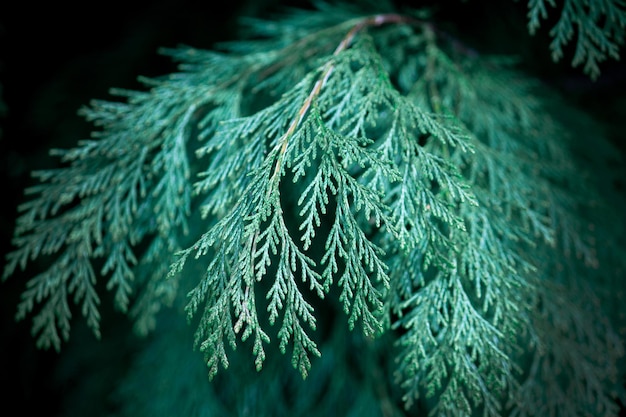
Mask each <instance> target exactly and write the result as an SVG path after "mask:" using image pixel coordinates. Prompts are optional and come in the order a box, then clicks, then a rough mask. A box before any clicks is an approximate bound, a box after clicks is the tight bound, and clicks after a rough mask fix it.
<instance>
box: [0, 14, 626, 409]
mask: <svg viewBox="0 0 626 417" xmlns="http://www.w3.org/2000/svg"><path fill="white" fill-rule="evenodd" d="M574 3H576V2H566V6H567V7H566V8H565V9H564V10H565V11H564V15H563V16H569V15H568V14H567V13H573V12H568V10H570V9H569V8H568V7H570V8H571V7H573V5H572V4H574ZM609 3H610V4H613V3H611V2H602V4H603V5H608V4H609ZM530 7H531V10H532V11H533V14H532V15H531V28H534V27H536V26H537V25H538V19H539V17H540V16H543V13H544V12H543V10H545V6H544V5H543V3H542V2H530ZM598 7H600V6H598ZM615 7H617V6H615ZM585 10H587V9H585ZM594 10H595V11H594ZM611 10H613V15H615V16H618V17H619V16H622V15H621V14H619V13H618V11H617V10H619V11H621V9H619V8H618V7H617V8H616V9H611ZM603 11H604V12H606V10H605V9H603V8H602V7H600V9H593V7H592V8H591V10H590V13H591V14H590V15H589V16H591V17H590V19H591V18H594V19H595V16H596V15H597V14H598V13H599V12H603ZM606 13H608V12H606ZM613 15H610V16H613ZM533 16H534V17H533ZM425 17H427V15H426V14H425V13H424V12H419V13H418V12H415V13H413V14H398V13H396V12H394V11H393V10H391V9H389V10H382V11H380V10H379V11H377V13H375V14H364V12H362V11H359V10H356V9H352V8H350V7H347V6H345V5H338V6H334V5H329V4H319V5H318V9H317V10H314V11H293V12H291V13H290V14H289V15H288V16H286V17H284V18H283V19H282V20H277V21H260V20H249V21H247V29H248V30H249V32H250V34H251V36H252V35H253V36H254V38H255V40H254V41H252V40H243V41H239V42H230V43H225V44H223V45H221V51H204V50H198V49H194V48H189V47H181V48H178V49H174V50H167V51H164V52H165V53H166V54H168V55H170V56H171V57H172V58H173V59H175V60H176V61H178V62H179V63H180V71H179V72H177V73H175V74H172V75H169V76H165V77H162V78H159V79H145V80H143V81H144V82H145V84H146V86H147V87H148V88H147V91H145V92H135V91H123V90H115V91H113V93H114V94H115V95H116V96H117V97H118V98H119V100H117V101H94V102H93V103H92V104H91V105H90V106H89V107H87V108H84V109H83V110H82V114H83V116H84V117H86V118H87V119H88V120H90V121H92V122H93V123H94V124H95V125H96V126H98V127H99V130H98V131H97V132H96V133H94V137H93V138H90V139H88V140H84V141H82V142H81V143H80V144H79V145H78V146H77V147H76V148H73V149H69V150H55V151H53V154H54V155H58V156H59V157H60V160H61V161H62V163H63V165H62V166H61V167H60V168H58V169H51V170H43V171H38V172H35V174H34V175H35V177H36V178H37V180H38V184H37V185H35V186H34V187H32V188H31V189H30V190H29V194H30V195H33V196H34V198H32V199H31V200H29V201H27V202H26V203H24V204H23V205H22V206H21V207H20V210H21V213H22V214H21V217H20V218H19V220H18V222H17V227H16V234H15V239H14V243H15V246H16V249H15V250H14V251H13V252H11V253H10V254H9V255H8V256H7V265H6V269H5V274H4V276H5V278H6V277H8V276H10V275H12V274H13V273H14V272H15V271H16V269H18V268H22V269H26V268H27V267H28V266H29V264H30V263H31V262H32V261H33V260H35V259H44V258H45V260H46V261H49V264H48V265H49V266H48V267H47V269H45V270H44V271H43V272H41V273H38V274H37V275H36V276H35V277H33V278H32V279H31V280H30V281H29V282H28V284H27V288H26V290H25V291H24V293H23V298H22V302H21V303H20V305H19V306H18V318H24V317H25V316H27V315H28V314H30V313H31V312H33V310H35V309H36V310H37V311H36V312H35V316H34V317H35V318H34V321H33V332H34V333H35V334H36V336H37V340H38V344H39V345H41V346H43V347H50V346H52V347H55V348H57V349H59V348H60V346H61V343H62V341H63V340H65V339H67V338H68V337H69V330H70V319H71V308H70V304H71V299H72V298H73V301H74V303H75V304H78V305H79V307H80V310H81V313H82V315H83V316H84V317H85V318H86V320H87V323H88V325H89V326H90V327H91V328H92V330H93V331H94V332H95V334H96V335H98V334H99V321H100V315H99V309H98V305H99V302H100V299H99V296H98V284H99V283H100V281H101V280H103V279H104V280H105V282H104V283H103V284H104V286H105V287H106V289H107V290H109V291H113V292H114V302H115V305H116V306H117V307H118V308H119V309H121V310H122V311H125V312H126V311H128V312H129V313H130V314H131V316H132V317H133V318H134V320H135V324H136V328H137V330H138V331H139V332H140V333H143V334H145V333H148V332H150V331H151V330H153V329H154V328H155V327H156V326H157V323H156V318H157V315H158V313H159V311H160V310H161V309H162V307H163V306H170V305H174V306H177V305H178V304H176V303H175V300H176V299H177V294H180V292H181V291H180V290H179V288H184V291H186V294H187V297H186V299H185V301H184V308H181V310H184V312H185V314H186V316H187V318H188V320H189V321H190V322H192V323H194V326H195V329H196V331H195V344H196V346H197V347H198V348H199V350H200V351H202V352H203V353H204V358H205V362H206V364H207V366H208V373H209V376H210V377H212V378H214V379H217V380H219V379H220V378H225V377H223V376H221V374H222V373H221V372H219V370H220V368H229V367H232V366H234V367H235V368H238V369H241V368H239V367H241V366H242V365H241V362H242V361H245V360H246V354H244V353H242V352H241V349H239V347H240V346H246V347H247V348H249V351H251V353H252V356H253V362H254V366H255V368H256V370H257V371H261V370H262V372H260V373H259V374H258V375H256V376H255V377H254V380H253V381H252V380H251V381H250V388H249V389H248V390H247V391H246V393H245V394H242V395H243V397H244V399H243V400H242V401H243V402H242V403H241V404H244V403H245V404H248V405H246V407H248V406H249V404H257V406H258V404H259V402H261V401H262V400H263V401H266V402H267V401H269V402H268V403H266V404H264V406H273V407H281V406H283V405H284V406H285V407H286V410H289V407H288V405H289V404H291V405H292V406H293V407H294V408H293V410H308V409H309V408H311V409H313V408H314V406H316V405H317V406H319V408H318V411H319V410H323V409H324V408H323V407H325V406H328V407H329V408H328V409H329V410H331V409H332V408H330V407H331V405H330V404H334V405H333V407H336V406H337V405H336V404H337V402H338V401H339V399H338V398H337V397H336V395H337V392H343V391H344V390H346V389H347V390H348V391H349V392H350V393H351V394H350V395H352V396H353V397H351V398H353V399H354V405H355V407H356V406H357V405H358V407H356V408H354V410H352V411H354V412H355V413H356V412H358V410H359V409H361V411H363V410H370V411H371V410H372V408H371V407H370V406H368V402H367V398H370V401H371V397H366V396H365V394H366V393H369V392H375V393H376V394H375V395H376V398H378V401H379V402H378V406H377V407H378V408H377V410H380V409H381V408H382V409H383V411H384V410H387V411H388V412H387V415H400V414H402V413H404V412H407V413H408V412H411V410H415V409H416V408H425V409H426V410H427V411H428V412H429V413H430V414H431V415H440V416H458V415H478V414H480V415H483V416H493V417H496V416H504V415H514V416H527V415H562V416H577V415H580V416H583V415H607V416H609V415H616V413H617V406H616V402H615V398H614V394H615V392H616V390H618V389H619V383H620V381H619V378H620V377H621V376H622V370H621V369H620V368H619V364H620V362H619V360H620V357H621V356H622V354H623V347H622V342H621V335H620V334H619V332H618V330H617V329H618V326H619V325H620V323H621V322H620V321H619V320H618V319H617V318H616V317H615V315H614V313H615V312H614V311H613V310H612V306H615V305H616V304H611V303H619V301H618V300H617V299H616V298H614V296H615V293H617V291H615V293H612V290H617V289H618V288H621V286H622V285H623V284H622V283H621V282H620V280H619V277H620V276H621V274H623V270H624V269H623V267H624V261H623V258H622V257H621V256H620V254H622V253H623V246H622V245H623V243H624V242H623V235H622V234H620V231H619V230H620V229H619V228H617V227H616V225H618V224H620V223H619V222H620V219H619V217H617V216H616V215H615V214H614V213H613V212H612V210H611V207H610V206H609V205H608V204H607V203H606V202H605V201H604V196H603V195H602V193H600V192H598V190H597V189H596V183H595V182H594V181H595V179H594V178H593V176H592V175H590V174H589V175H588V174H585V173H582V172H583V169H584V167H583V166H582V165H581V163H580V161H579V159H578V157H577V154H576V143H575V140H574V139H573V138H572V137H570V136H568V133H567V130H566V128H565V126H563V125H562V124H560V123H559V121H558V119H557V118H555V117H553V116H551V114H550V110H551V107H550V104H551V103H552V101H551V100H552V99H551V98H550V95H549V94H545V92H543V91H542V90H544V88H543V87H542V86H541V85H540V83H538V82H535V81H533V80H532V79H529V78H527V77H525V76H523V75H522V74H519V73H517V72H516V71H515V69H514V62H512V61H511V60H510V59H507V58H503V57H483V56H476V54H474V53H473V52H471V51H470V50H469V49H467V48H466V47H464V46H463V45H462V44H461V43H459V42H458V41H457V40H455V39H452V38H451V37H450V36H449V35H448V34H446V33H444V32H442V31H441V29H439V28H438V27H437V26H435V25H434V24H433V23H431V22H430V21H429V20H427V19H425ZM565 19H567V17H566V18H565ZM618 20H619V19H618ZM593 21H595V20H593ZM568 24H570V25H571V23H567V21H566V23H562V24H561V25H568ZM620 25H621V23H620V24H619V25H618V26H619V27H622V26H620ZM590 27H591V26H584V29H585V30H587V31H588V30H590V29H589V28H590ZM616 27H617V26H616ZM616 27H613V26H610V28H609V31H608V32H606V36H607V38H606V39H605V41H602V42H605V43H600V44H599V45H600V48H605V47H606V48H608V50H609V51H612V50H613V49H611V48H612V47H610V45H612V43H611V41H610V40H611V39H613V37H615V36H616V33H617V32H616V31H617V29H616ZM559 33H560V32H559ZM583 33H586V34H588V32H583ZM564 36H565V35H564ZM566 38H567V36H565V38H562V37H557V39H558V40H555V42H557V43H556V45H557V46H553V49H554V48H556V50H559V51H560V49H559V48H561V45H562V43H563V41H564V39H566ZM593 39H594V40H597V39H598V38H597V37H594V38H593ZM603 39H604V38H603ZM607 39H608V40H607ZM594 45H595V44H594ZM581 48H583V50H584V51H586V52H580V54H582V55H580V56H582V57H583V58H584V57H585V56H586V57H587V59H588V63H587V66H586V69H587V70H593V71H591V72H592V73H595V68H596V67H595V63H596V62H597V61H599V60H600V59H599V58H600V57H599V56H598V55H590V50H591V49H590V48H591V46H590V44H584V43H583V46H582V47H581ZM585 54H586V55H585ZM610 54H611V55H612V53H610ZM580 59H582V58H580ZM594 140H598V141H602V140H603V139H602V138H601V137H597V138H594ZM604 245H611V246H612V247H613V251H611V252H609V251H603V250H601V249H602V247H603V246H604ZM607 291H608V295H607ZM351 330H354V331H355V332H357V334H355V333H353V332H350V331H351ZM159 331H163V330H159ZM346 338H352V342H351V343H348V342H346ZM158 340H159V341H158V342H156V343H158V344H161V343H164V344H167V343H168V339H167V338H165V339H158ZM354 340H356V342H355V341H354ZM275 341H276V342H277V343H276V345H277V347H278V351H280V352H281V353H282V354H288V355H290V357H291V364H292V366H293V368H295V369H296V370H297V371H298V373H299V374H301V375H302V376H303V377H307V380H308V381H310V380H311V379H313V380H314V381H317V384H318V385H317V387H318V388H314V387H315V386H316V385H315V384H312V385H311V387H312V388H310V389H311V392H315V389H317V390H321V388H319V387H320V386H328V385H329V384H330V386H331V388H327V389H326V390H321V391H319V392H318V394H319V395H320V396H321V395H322V393H326V394H324V395H326V396H328V397H327V400H328V402H321V403H320V402H318V403H316V402H312V399H314V398H318V397H315V396H314V394H311V397H309V398H308V399H307V396H306V395H305V394H303V393H302V392H300V393H298V394H297V395H296V394H294V395H296V399H295V400H293V403H286V402H282V403H281V402H280V401H278V400H276V401H270V400H268V399H258V400H250V402H248V403H246V401H247V400H246V399H249V398H248V397H247V396H248V395H251V396H253V397H254V398H257V397H258V395H260V394H259V392H257V391H256V390H260V389H261V388H262V387H265V388H267V391H266V392H270V393H272V395H274V394H275V395H276V398H282V397H280V396H279V393H281V392H283V391H281V390H284V389H285V386H287V387H291V384H292V383H295V382H293V381H294V379H293V378H294V376H293V374H291V373H290V372H287V373H286V374H285V375H284V376H280V377H279V378H278V379H276V375H282V372H283V371H282V366H283V365H281V362H280V358H277V355H275V354H274V353H273V350H272V347H275ZM158 346H161V345H158ZM166 346H167V345H163V346H161V347H157V345H156V344H155V348H154V349H155V351H156V352H159V353H156V354H157V355H160V356H164V357H167V355H170V352H169V351H168V350H167V347H166ZM248 353H249V352H248ZM328 355H330V356H328ZM353 355H355V356H356V358H353V359H352V360H353V361H357V362H358V363H357V364H356V365H354V366H355V367H356V369H359V370H361V371H362V372H365V374H366V375H369V376H368V377H367V378H366V381H367V382H366V383H364V385H363V382H362V381H361V382H359V378H358V377H357V376H355V375H354V374H353V372H354V371H353V370H352V369H351V368H350V366H348V364H347V362H342V361H347V360H348V358H350V356H353ZM381 356H382V357H384V360H381V359H380V357H381ZM379 362H384V366H383V369H384V371H381V372H382V373H384V375H376V376H372V375H374V373H376V372H378V371H377V370H376V369H378V368H377V366H378V363H379ZM233 363H236V364H233ZM140 368H141V365H140ZM316 368H319V369H316ZM372 368H374V370H372ZM141 369H144V368H141ZM142 372H143V371H142ZM190 372H191V371H190ZM336 374H340V375H342V379H340V380H339V382H335V381H334V380H333V379H332V375H336ZM262 375H270V376H271V377H267V376H262ZM387 376H389V380H388V379H387ZM242 378H246V377H245V376H244V377H242ZM196 383H197V384H198V385H200V386H202V385H203V384H204V383H203V382H201V381H197V382H195V383H194V385H193V386H190V387H187V388H185V387H182V388H181V387H179V388H180V389H182V390H184V391H185V392H187V391H192V392H195V391H194V389H195V387H196V385H195V384H196ZM335 384H338V385H337V387H338V388H337V389H338V390H339V391H333V389H332V386H335ZM359 384H362V385H363V386H365V387H366V388H364V389H363V390H361V389H356V388H355V386H359ZM137 385H139V386H140V385H141V384H140V383H138V382H137V381H134V380H133V379H132V378H131V379H129V382H128V385H124V387H125V388H124V389H131V390H133V389H137V388H133V387H136V386H137ZM218 385H219V384H218ZM380 386H384V387H385V388H384V389H383V390H382V392H384V394H381V388H380ZM346 387H348V388H346ZM361 388H362V387H361ZM139 389H141V388H139ZM292 389H293V390H298V389H299V388H292ZM222 391H223V392H222V393H221V394H220V395H221V396H224V395H225V396H226V398H228V400H227V402H228V401H231V402H232V403H231V404H230V406H232V407H237V405H233V404H235V403H236V402H237V401H236V400H237V399H241V398H239V397H237V395H234V394H232V392H230V391H228V389H226V388H224V389H223V390H222ZM248 391H249V392H248ZM229 392H230V394H229ZM121 395H122V396H123V397H124V396H125V395H127V396H132V395H129V394H124V393H122V394H121ZM212 395H213V394H212ZM215 395H216V396H217V397H219V395H217V394H215ZM255 396H257V397H255ZM159 397H160V396H159ZM209 397H210V398H208V399H206V401H207V402H206V403H205V405H206V407H208V408H207V409H206V410H207V411H206V412H207V413H209V411H208V410H210V409H211V408H210V407H217V408H218V409H219V407H220V406H219V404H218V399H217V397H215V396H209ZM176 398H178V396H177V397H176ZM272 398H274V397H272ZM324 398H326V397H324ZM357 399H358V400H357ZM190 401H191V400H190ZM193 401H198V402H200V401H202V398H198V397H196V396H194V397H193ZM211 401H216V402H211ZM298 401H305V403H306V404H304V403H303V404H300V403H298ZM307 401H308V402H307ZM155 404H161V403H155ZM194 404H195V403H194ZM216 404H217V405H216ZM399 405H401V407H400V406H399ZM137 407H140V408H141V409H142V410H143V409H145V410H146V412H150V413H151V414H153V413H152V411H148V410H152V408H151V406H150V404H148V403H142V404H139V403H138V405H137ZM194 407H199V408H198V409H201V408H202V407H203V406H202V405H194ZM222 407H223V405H222ZM242 407H243V405H242ZM259 407H260V406H259ZM298 407H300V408H298ZM307 407H308V408H307ZM359 407H362V408H359ZM159 408H163V409H167V410H170V409H172V410H173V409H177V408H176V405H175V404H165V405H163V404H161V405H159ZM260 410H261V409H259V413H261V414H262V413H263V412H262V411H260ZM293 410H292V411H293ZM355 410H357V411H355ZM265 411H267V412H268V414H272V413H271V411H270V410H265ZM301 412H304V411H301ZM371 412H373V411H371ZM189 413H192V411H189ZM203 413H204V412H202V413H200V414H198V415H204V414H203ZM277 413H278V414H281V413H279V412H277ZM285 413H287V411H285ZM307 413H308V414H307V415H313V414H312V413H313V412H312V411H311V410H309V411H308V412H307ZM346 413H348V411H346ZM241 414H246V412H245V410H243V409H242V410H241ZM383 414H384V413H383ZM207 415H209V414H207ZM274 415H277V414H274ZM346 415H347V414H346Z"/></svg>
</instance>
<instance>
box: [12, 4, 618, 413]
mask: <svg viewBox="0 0 626 417" xmlns="http://www.w3.org/2000/svg"><path fill="white" fill-rule="evenodd" d="M525 3H526V2H515V1H513V0H510V1H498V2H494V1H466V2H464V1H460V0H447V1H430V2H429V1H423V2H420V1H402V2H396V4H398V5H399V6H403V5H410V6H416V7H419V6H431V5H433V6H435V5H436V6H435V7H436V8H435V12H436V14H435V19H436V20H437V21H438V22H439V23H438V24H440V26H441V27H443V28H444V29H446V30H449V31H450V32H451V33H453V34H454V35H455V36H457V37H458V38H459V39H461V40H463V41H464V42H465V43H467V44H468V45H469V46H471V47H474V48H475V49H477V50H478V51H480V52H481V53H504V54H514V55H518V56H520V57H521V58H522V64H521V68H522V69H524V70H525V71H527V72H528V73H529V74H531V75H533V76H535V77H538V78H540V79H541V80H543V81H544V82H545V83H546V84H547V85H549V86H550V87H552V88H555V89H557V90H559V91H560V92H561V93H562V94H563V95H564V97H565V98H566V100H567V101H569V102H570V103H572V104H573V105H575V106H578V107H579V108H581V109H582V110H584V111H585V112H588V113H589V114H592V115H593V116H594V117H596V118H597V119H598V120H599V121H600V122H601V123H602V124H603V125H604V126H605V128H606V134H607V136H608V137H609V139H610V140H612V141H613V142H614V143H615V144H616V145H618V147H619V148H620V149H622V150H623V149H624V143H626V141H625V140H624V139H625V136H626V135H625V132H626V128H625V127H626V96H625V95H624V92H626V66H625V65H624V63H623V62H614V61H609V62H606V63H604V64H603V66H602V69H603V75H602V76H601V78H600V79H599V80H597V81H595V82H592V81H591V80H589V78H588V77H587V76H585V75H584V74H582V71H581V70H580V69H579V68H576V69H573V68H571V66H570V65H569V60H570V59H571V56H572V55H571V54H569V55H566V57H565V58H564V60H563V62H560V63H554V62H552V61H551V59H550V53H549V49H548V45H549V40H550V39H549V37H548V29H549V24H550V22H547V23H545V24H544V26H543V28H542V30H541V31H540V33H538V34H537V35H535V36H530V35H529V34H528V32H527V29H526V17H525V12H526V10H525ZM83 4H84V5H83V6H81V7H80V8H77V6H69V5H64V4H59V3H56V2H54V3H53V2H47V3H42V5H38V4H37V5H36V4H35V3H30V2H3V5H2V6H0V85H1V86H2V101H3V102H4V104H5V107H6V109H5V112H4V114H3V115H2V116H0V129H1V131H2V133H1V136H0V173H1V175H2V197H3V199H2V204H0V207H1V208H2V213H1V215H0V216H1V218H0V234H1V236H0V239H1V241H0V245H1V251H2V254H4V253H6V252H7V251H8V250H9V249H10V238H11V235H12V233H13V227H14V219H15V214H16V209H17V205H18V204H19V203H20V202H21V201H22V190H23V189H24V187H25V186H27V185H28V184H29V183H30V182H29V172H30V171H31V170H33V169H39V168H46V167H49V166H50V165H51V164H52V162H51V160H50V159H49V158H48V156H47V151H48V149H49V148H51V147H69V146H73V145H74V144H75V143H76V141H77V140H80V139H83V138H87V137H88V135H89V132H90V130H91V126H90V125H89V124H88V123H86V122H85V121H83V120H82V119H81V118H80V117H78V116H77V114H76V112H77V110H78V108H80V107H81V106H83V105H85V104H87V103H88V102H89V100H91V99H93V98H97V99H106V98H107V97H108V90H109V88H111V87H124V88H131V89H133V88H134V89H136V88H140V85H139V84H138V82H137V81H136V78H137V76H138V75H145V76H158V75H162V74H167V73H169V72H171V71H173V70H174V69H175V67H174V65H173V64H172V63H171V62H170V61H169V59H168V58H165V57H162V56H160V55H158V54H157V49H158V48H159V47H174V46H177V45H179V44H187V45H190V46H194V47H198V48H211V46H212V45H214V43H215V42H217V41H221V40H229V39H232V38H234V37H235V20H236V18H237V17H238V16H239V15H241V14H256V15H259V14H260V15H262V14H263V13H265V12H267V11H270V10H272V9H273V8H274V7H275V6H277V5H279V4H288V5H302V6H307V5H308V4H309V3H308V2H306V1H289V2H284V1H283V2H281V1H279V0H263V1H252V0H248V1H243V0H230V1H226V2H219V5H212V2H210V1H204V2H197V3H196V2H191V1H171V0H170V1H168V0H160V1H153V2H132V3H131V2H123V1H120V0H111V1H108V2H102V3H83ZM616 187H617V189H618V190H621V191H623V183H617V184H616ZM23 288H24V281H23V280H21V279H20V278H19V277H13V278H11V279H9V280H8V281H6V282H4V283H2V284H0V383H1V384H0V386H1V387H3V388H1V391H0V392H1V393H2V394H1V395H0V401H1V402H2V407H3V411H2V414H3V415H9V414H7V410H10V409H14V410H16V411H15V414H16V415H17V414H20V415H29V414H30V413H31V412H40V411H41V410H42V409H43V410H45V415H47V416H54V415H57V414H58V413H59V412H60V410H61V409H62V406H63V399H64V396H65V395H66V394H67V393H68V392H71V391H73V390H76V389H77V386H79V385H80V383H81V381H82V379H81V378H79V377H80V376H81V371H80V370H65V371H64V372H60V371H59V370H58V368H57V366H56V365H57V363H58V361H59V354H57V353H56V352H50V351H40V350H37V349H36V348H35V344H34V340H33V339H32V338H31V336H30V323H29V322H28V321H24V322H19V323H15V321H14V320H13V317H14V314H15V308H16V305H17V303H18V302H19V294H20V293H21V291H22V290H23ZM108 301H109V300H107V298H106V295H105V296H104V297H103V303H102V307H103V309H104V310H106V309H107V308H108V307H107V306H109V305H110V302H108ZM76 314H79V313H78V312H77V313H76ZM107 314H109V315H108V316H107ZM103 317H105V319H104V320H103V324H102V326H103V333H104V337H105V338H106V336H107V332H110V333H112V332H113V331H115V332H120V331H124V330H127V329H125V328H124V327H127V323H126V321H125V318H124V317H122V316H121V315H119V314H118V313H115V312H105V313H104V314H103ZM120 326H121V327H122V329H121V330H120ZM75 327H76V332H77V333H79V334H80V333H81V332H82V333H84V334H87V333H88V332H87V331H86V330H85V329H84V328H83V327H81V324H80V321H78V322H77V324H76V326H75ZM81 339H82V340H83V341H81V343H86V345H84V346H85V348H84V349H83V351H84V352H91V357H92V358H93V361H98V362H100V364H99V365H100V367H101V368H106V371H104V373H105V374H107V375H109V377H110V376H112V375H113V377H114V374H115V367H114V366H107V363H106V362H107V361H109V360H110V361H116V363H121V362H120V361H122V362H123V361H124V360H126V359H127V355H128V353H127V352H126V353H125V352H124V348H125V347H127V346H128V345H130V344H131V343H130V342H128V345H127V344H126V343H127V342H120V345H118V347H119V351H116V352H106V353H105V352H104V350H103V349H102V347H101V346H100V345H99V343H98V342H97V341H95V340H94V338H93V337H90V336H89V335H88V334H87V335H86V337H82V338H81ZM71 343H72V342H70V344H71ZM99 346H100V347H99ZM70 349H71V347H70ZM70 352H72V351H71V350H70ZM74 352H76V350H74ZM107 372H108V373H107ZM101 376H102V375H101ZM105 379H106V378H105ZM13 407H15V408H13Z"/></svg>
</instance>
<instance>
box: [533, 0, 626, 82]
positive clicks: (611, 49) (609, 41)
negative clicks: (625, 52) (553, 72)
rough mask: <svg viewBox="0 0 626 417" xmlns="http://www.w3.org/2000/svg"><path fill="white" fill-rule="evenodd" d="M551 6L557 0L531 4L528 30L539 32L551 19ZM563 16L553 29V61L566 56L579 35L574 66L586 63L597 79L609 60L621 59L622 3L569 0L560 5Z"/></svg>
mask: <svg viewBox="0 0 626 417" xmlns="http://www.w3.org/2000/svg"><path fill="white" fill-rule="evenodd" d="M548 6H549V7H556V3H555V1H554V0H547V1H544V0H529V1H528V30H529V31H530V33H535V32H536V31H537V29H538V28H539V27H540V26H541V20H543V19H546V18H547V17H548ZM559 8H560V16H559V19H558V20H557V22H556V24H555V25H554V26H553V27H552V28H551V29H550V36H551V37H552V42H551V43H550V50H551V51H552V58H553V59H554V60H559V59H561V58H562V57H563V54H564V51H563V48H564V47H565V46H566V45H568V44H569V43H570V42H571V40H572V38H573V37H574V36H576V41H575V48H574V57H573V58H572V65H574V66H577V65H580V64H583V69H584V71H585V73H587V74H589V75H590V76H591V77H593V78H597V77H598V76H599V75H600V67H599V66H598V64H599V63H601V62H602V61H604V60H606V59H607V58H613V59H619V49H620V47H621V45H622V44H623V43H624V28H625V27H626V9H625V8H624V2H623V1H622V0H602V1H589V0H565V1H564V2H563V5H559Z"/></svg>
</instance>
